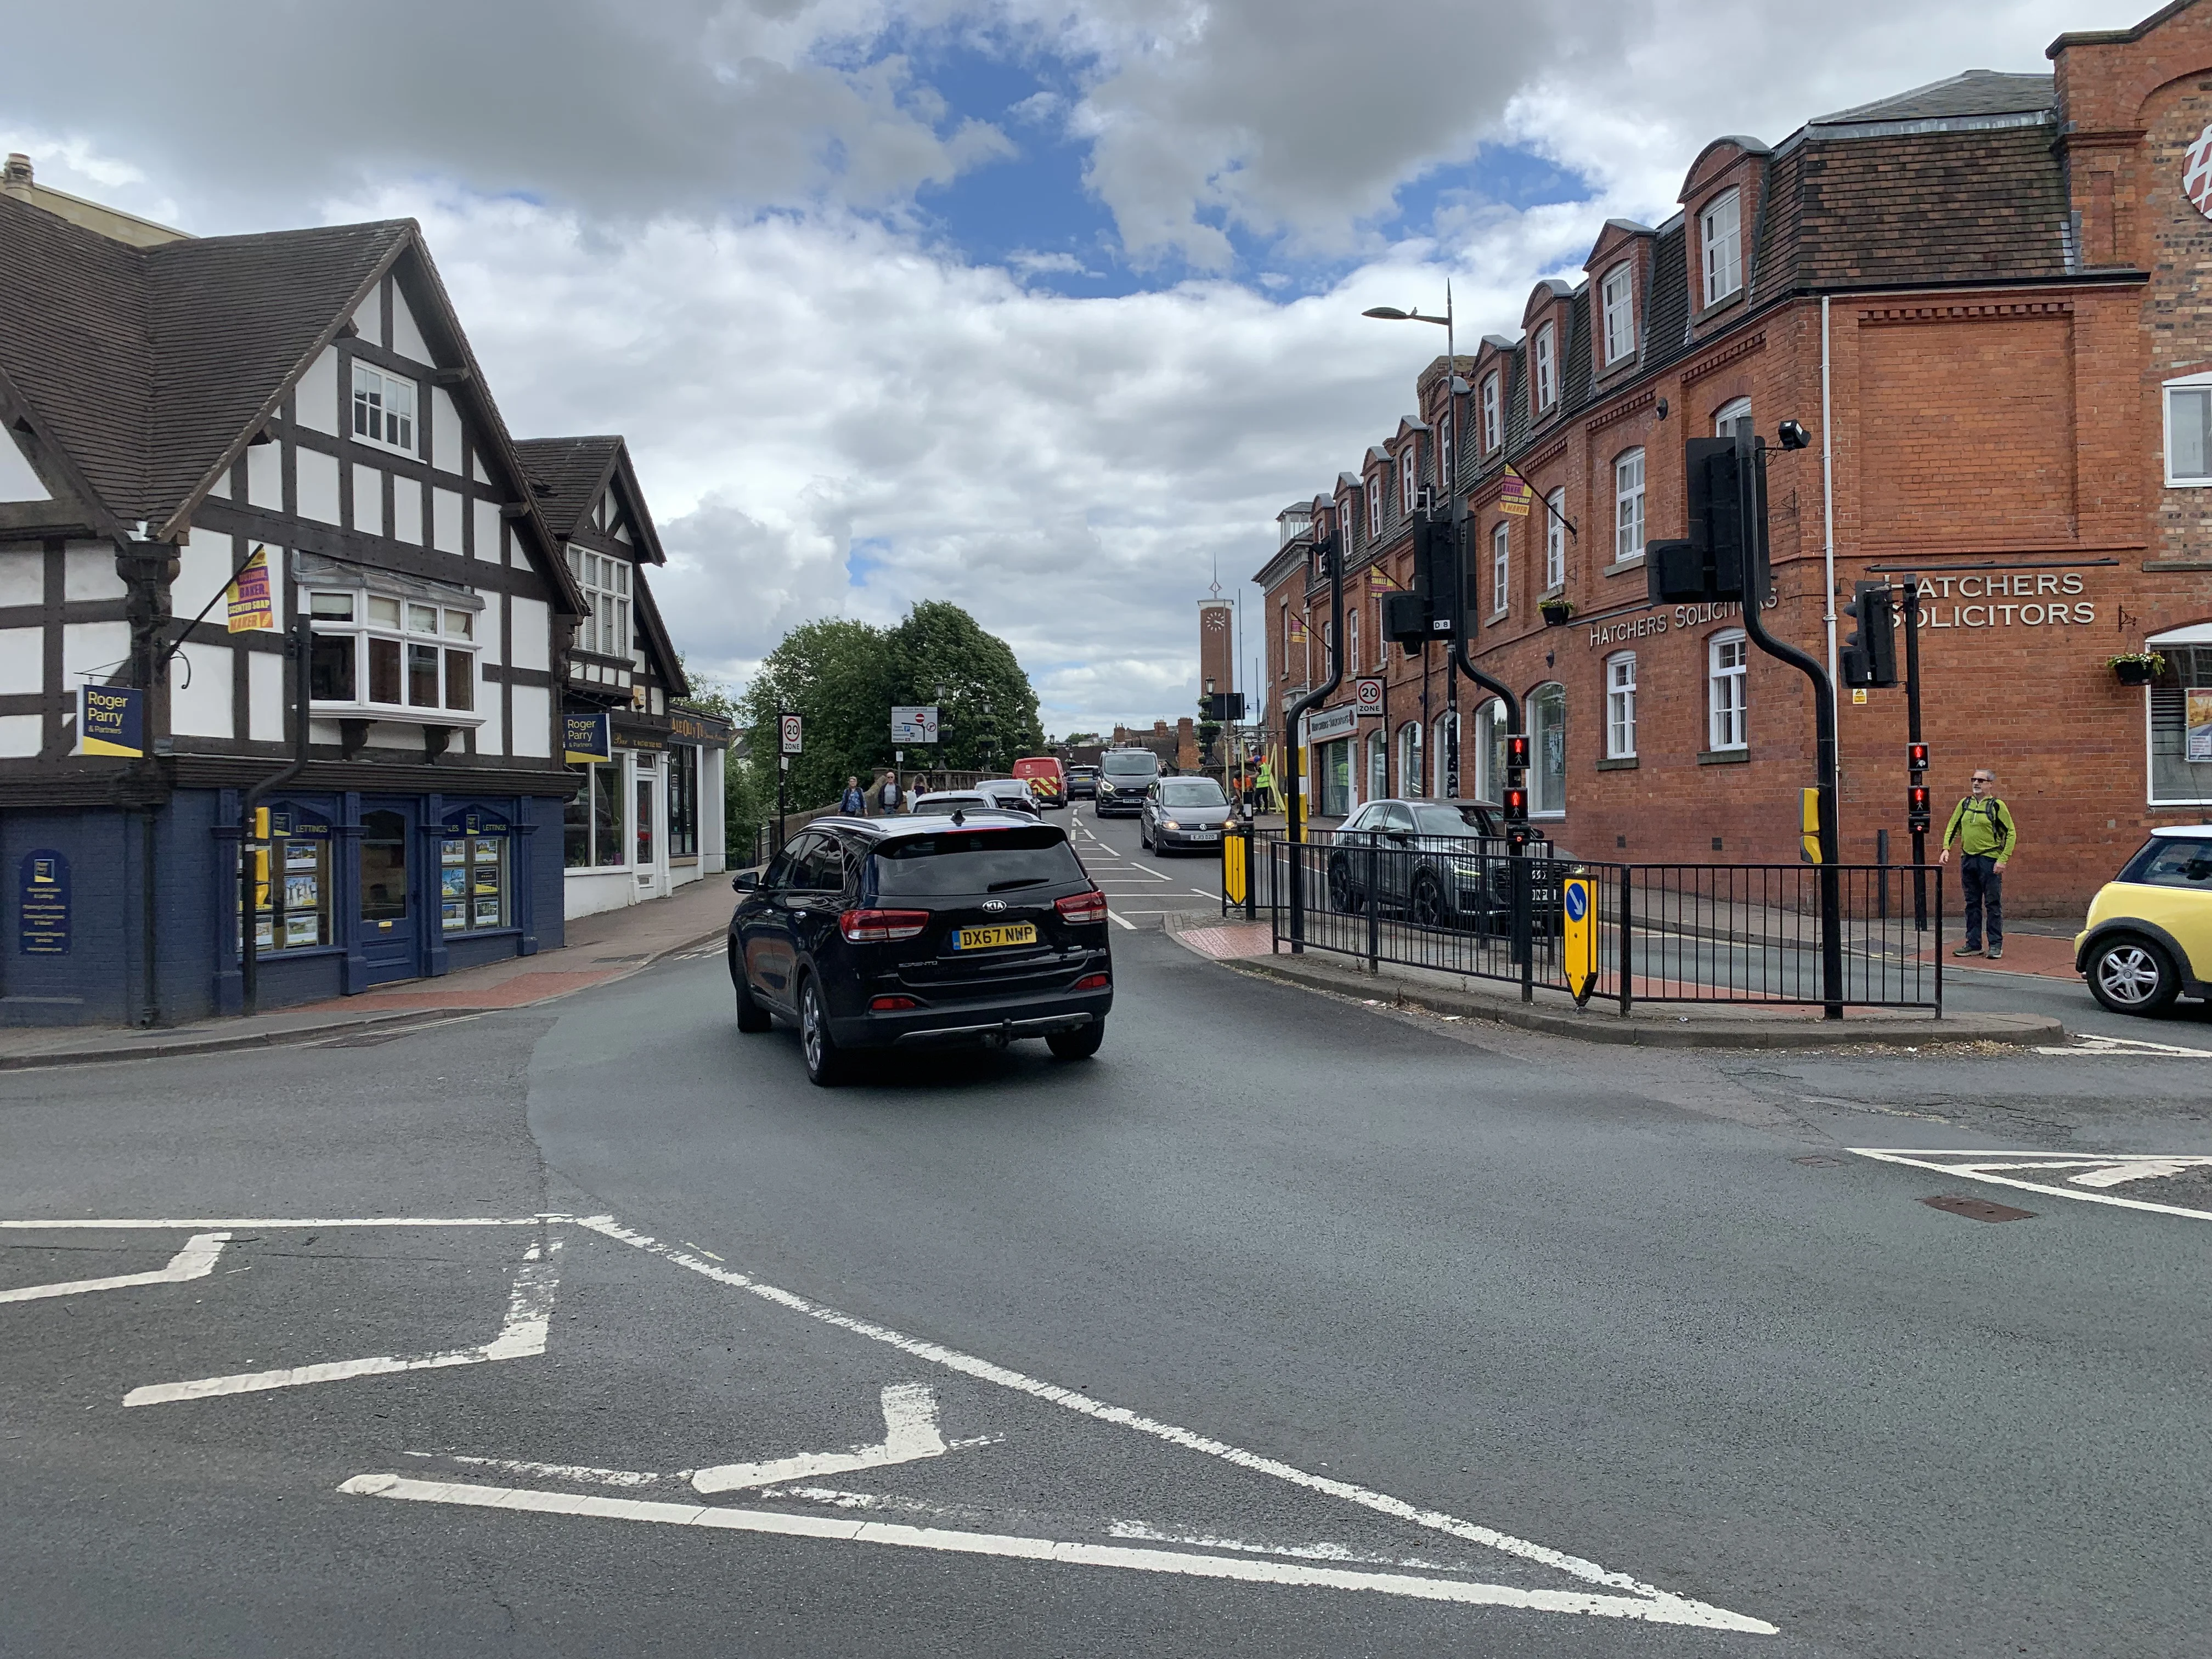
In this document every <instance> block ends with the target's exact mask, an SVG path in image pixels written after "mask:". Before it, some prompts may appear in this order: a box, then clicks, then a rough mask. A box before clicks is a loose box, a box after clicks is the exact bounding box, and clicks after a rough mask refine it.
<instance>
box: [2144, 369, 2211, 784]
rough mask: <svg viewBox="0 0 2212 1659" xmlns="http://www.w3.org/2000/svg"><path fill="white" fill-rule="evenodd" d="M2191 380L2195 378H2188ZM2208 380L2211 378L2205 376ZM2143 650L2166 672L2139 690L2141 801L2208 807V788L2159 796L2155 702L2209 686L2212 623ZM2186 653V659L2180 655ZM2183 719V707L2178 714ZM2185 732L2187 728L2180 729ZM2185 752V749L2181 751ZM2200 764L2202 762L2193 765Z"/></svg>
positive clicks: (2156, 638)
mask: <svg viewBox="0 0 2212 1659" xmlns="http://www.w3.org/2000/svg"><path fill="white" fill-rule="evenodd" d="M2191 378H2192V379H2193V378H2195V377H2193V376H2192V377H2191ZM2206 378H2207V379H2212V376H2208V377H2206ZM2142 648H2143V649H2144V650H2146V651H2156V652H2159V653H2161V654H2163V655H2164V656H2165V657H2166V675H2165V676H2164V677H2162V681H2161V683H2160V684H2151V685H2147V686H2145V687H2144V688H2143V694H2142V696H2143V801H2144V804H2145V805H2148V806H2151V807H2154V808H2156V809H2157V810H2159V811H2170V810H2172V809H2173V808H2175V807H2208V806H2212V787H2208V789H2207V791H2206V792H2205V793H2199V794H2193V795H2179V794H2177V795H2170V796H2169V795H2161V794H2160V793H2159V788H2158V724H2159V717H2158V703H2159V701H2160V696H2161V695H2163V696H2165V697H2167V698H2175V697H2180V696H2185V694H2186V693H2187V692H2188V691H2189V690H2191V687H2192V686H2194V687H2202V686H2203V685H2206V684H2212V677H2209V676H2212V671H2208V670H2207V668H2206V667H2205V666H2204V665H2203V659H2204V658H2205V657H2207V656H2212V623H2192V624H2191V625H2190V626H2188V627H2186V628H2176V629H2170V630H2168V631H2167V632H2166V633H2163V634H2154V635H2151V636H2150V637H2149V638H2148V639H2146V640H2145V641H2143V643H2142ZM2184 651H2187V652H2189V653H2191V655H2190V656H2187V657H2184V656H2183V655H2182V654H2181V653H2183V652H2184ZM2181 714H2182V718H2183V720H2186V719H2187V714H2186V705H2184V708H2183V709H2182V711H2181ZM2182 730H2183V732H2186V731H2187V727H2186V726H2185V725H2184V726H2183V727H2182ZM2185 741H2186V739H2185ZM2183 752H2184V753H2185V754H2186V752H2187V750H2186V748H2185V749H2184V751H2183ZM2197 764H2200V765H2201V764H2202V763H2201V762H2200V763H2197Z"/></svg>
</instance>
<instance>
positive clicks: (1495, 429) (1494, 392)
mask: <svg viewBox="0 0 2212 1659" xmlns="http://www.w3.org/2000/svg"><path fill="white" fill-rule="evenodd" d="M1502 401H1503V400H1502V399H1501V398H1499V397H1498V377H1497V376H1496V375H1495V374H1486V375H1484V376H1483V377H1482V449H1483V453H1485V454H1488V453H1490V452H1491V451H1492V450H1493V449H1495V448H1497V447H1498V445H1499V444H1501V443H1503V442H1504V441H1505V435H1504V432H1503V430H1502V429H1501V428H1502V426H1503V422H1502V421H1501V419H1500V418H1499V416H1500V410H1499V404H1500V403H1501V402H1502Z"/></svg>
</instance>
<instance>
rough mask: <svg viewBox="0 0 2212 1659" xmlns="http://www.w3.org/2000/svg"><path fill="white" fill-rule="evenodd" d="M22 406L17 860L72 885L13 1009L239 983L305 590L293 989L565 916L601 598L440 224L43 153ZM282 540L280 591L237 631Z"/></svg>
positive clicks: (286, 727) (283, 989) (9, 998)
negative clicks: (132, 190)
mask: <svg viewBox="0 0 2212 1659" xmlns="http://www.w3.org/2000/svg"><path fill="white" fill-rule="evenodd" d="M0 424H4V427H5V428H6V429H5V435H4V436H0V868H4V869H5V870H6V871H7V872H8V873H9V878H10V879H11V880H16V881H19V882H21V883H33V882H38V883H40V884H42V885H41V886H40V898H41V902H40V904H39V905H37V906H33V904H32V902H31V895H30V893H29V890H28V889H27V890H26V891H25V893H23V894H19V895H18V900H19V902H18V904H17V905H16V906H15V915H16V918H17V921H18V923H19V932H20V934H21V937H20V938H19V939H9V941H8V945H7V950H6V952H5V955H4V957H0V964H4V965H0V1020H5V1021H8V1022H12V1023H66V1022H73V1021H102V1020H126V1021H130V1020H138V1021H143V1020H148V1019H154V1018H159V1019H162V1020H169V1019H175V1018H190V1017H192V1016H196V1015H202V1014H205V1013H209V1012H216V1011H220V1010H222V1009H225V1008H228V1007H234V1006H236V1005H237V1002H238V1000H239V995H240V954H241V951H240V901H239V882H238V878H237V862H236V861H237V859H238V857H239V848H240V835H241V831H240V808H241V799H240V796H241V792H242V791H244V790H246V788H248V787H250V786H252V785H255V784H257V783H260V782H264V781H267V780H269V779H270V778H271V777H272V776H273V775H276V774H277V773H278V770H279V769H280V768H283V767H284V766H285V765H286V764H287V762H288V760H289V759H290V758H291V757H293V755H294V740H295V737H296V735H297V732H296V724H295V720H294V717H293V712H292V711H293V698H294V696H295V667H294V665H292V664H291V663H290V662H289V659H288V657H287V653H286V646H287V635H286V632H285V631H284V630H286V629H289V627H290V626H291V625H292V623H293V622H294V619H295V617H298V616H299V615H300V613H301V611H302V610H303V609H304V610H305V611H306V612H307V615H308V616H309V617H311V618H312V625H313V642H312V653H311V659H310V660H309V662H307V664H306V665H304V666H305V668H306V670H307V677H308V680H309V685H308V687H307V690H308V691H309V694H310V698H311V717H310V719H309V721H308V731H307V759H306V764H305V766H304V769H301V770H299V771H298V772H297V774H296V775H292V776H290V777H289V778H288V779H287V780H286V781H284V782H283V784H282V785H281V787H278V788H276V789H275V790H274V791H273V792H272V793H270V794H269V795H268V796H267V797H266V799H264V802H263V804H264V805H265V806H266V807H267V808H268V809H269V819H268V824H267V833H268V834H269V836H270V851H269V853H268V854H267V859H266V866H267V867H266V869H265V871H264V872H262V874H263V876H264V879H262V880H260V881H259V882H258V890H257V906H258V914H257V915H255V916H254V917H253V918H252V925H253V926H254V927H255V928H256V930H257V938H258V952H257V954H258V959H259V963H260V980H259V989H260V1000H261V1002H262V1004H263V1006H270V1005H274V1004H281V1003H292V1002H299V1001H303V1000H310V999H314V998H320V997H327V996H332V995H337V994H346V993H351V992H356V991H360V990H362V989H364V988H366V987H369V986H372V985H374V984H377V983H380V982H382V981H390V980H393V979H398V978H406V977H412V976H417V975H436V974H441V973H444V972H447V971H448V970H450V969H456V968H459V967H463V966H465V965H470V964H473V963H481V962H484V961H486V960H489V959H493V958H496V957H505V956H513V955H515V954H518V953H519V954H522V955H529V954H532V953H533V952H535V951H538V950H539V949H540V948H542V947H544V946H547V945H557V944H558V943H559V942H560V940H561V938H562V917H563V910H564V891H563V890H564V882H563V878H562V868H563V856H562V836H563V820H564V816H565V814H566V811H567V808H568V803H569V802H570V800H571V799H573V798H574V795H575V793H576V785H577V775H576V774H575V773H574V772H573V771H571V770H570V769H568V767H567V766H566V765H565V764H564V763H563V758H562V746H561V735H560V734H561V714H562V709H561V702H562V696H561V691H562V688H561V686H560V684H559V682H558V679H557V677H556V665H558V664H559V663H560V661H561V659H562V651H563V648H564V647H565V644H566V639H567V635H568V629H569V628H570V626H571V624H572V623H577V622H579V621H580V620H581V619H584V618H586V617H592V616H594V615H595V612H594V611H593V605H594V600H593V599H592V596H591V595H589V594H588V593H587V592H586V590H585V586H584V584H583V583H581V582H580V580H578V578H577V575H576V574H575V573H574V569H573V568H572V566H571V563H570V560H569V557H568V556H567V554H566V552H565V550H564V544H563V541H562V538H561V537H560V536H558V535H556V533H555V532H553V531H552V530H551V529H550V527H549V526H548V523H547V521H546V518H545V516H544V513H542V512H541V510H540V497H539V495H538V492H537V491H536V490H535V489H533V488H532V473H531V471H530V470H529V469H528V468H526V466H525V465H523V463H522V460H521V459H520V456H519V455H518V453H517V451H516V447H515V445H514V443H513V441H512V440H511V439H510V438H509V436H508V434H507V428H506V426H505V424H504V422H502V420H501V416H500V412H499V410H498V408H497V406H496V405H495V404H494V402H493V400H492V398H491V395H490V392H489V389H488V388H487V386H485V383H484V377H483V373H482V371H481V369H480V368H479V367H478V366H477V362H476V360H475V358H474V356H472V355H471V350H470V348H469V343H468V339H467V337H466V335H465V333H464V331H463V330H462V328H461V325H460V323H459V319H457V318H456V317H455V315H454V313H453V307H452V305H451V303H450V301H448V299H447V294H446V290H445V289H444V286H443V285H442V283H441V282H440V280H439V276H438V273H437V270H436V269H435V266H434V264H432V262H431V259H430V256H429V253H428V250H427V249H426V248H425V246H423V241H422V233H421V230H420V228H418V227H417V226H416V224H415V223H414V222H411V221H398V222H386V223H378V224H364V225H343V226H334V227H330V228H319V229H308V230H297V231H286V232H280V233H276V234H266V235H249V236H222V237H209V238H205V239H200V238H194V237H190V236H186V235H184V234H179V233H176V232H172V231H167V230H164V229H163V228H161V227H158V226H150V225H148V224H146V223H145V222H143V221H139V220H134V219H131V218H129V217H128V216H124V215H120V214H113V213H110V212H108V211H107V210H104V209H100V208H99V207H97V206H95V205H94V204H88V203H82V202H78V201H76V200H75V199H74V198H70V197H64V196H61V195H60V194H59V193H58V192H53V191H46V190H44V189H42V188H40V187H39V186H37V185H35V184H34V183H33V180H32V179H31V177H30V168H29V165H28V163H27V162H26V161H23V160H22V159H21V158H20V157H17V158H11V161H10V162H9V172H8V177H7V179H6V181H5V187H4V188H0ZM625 476H626V475H625ZM623 510H624V511H625V512H626V513H628V514H629V524H630V525H631V526H632V534H633V536H635V533H636V529H635V526H640V525H642V524H643V523H644V517H643V512H642V508H641V507H640V506H637V505H635V503H634V501H632V502H630V503H626V505H625V507H624V509H623ZM256 550H265V557H266V561H267V567H268V569H269V570H270V574H271V578H272V580H271V583H270V587H271V590H272V592H271V599H272V605H271V613H272V614H271V615H270V618H269V621H270V623H272V624H273V627H271V628H270V629H264V630H249V631H237V632H234V631H232V629H231V628H230V627H229V626H228V615H229V611H230V610H231V607H230V606H229V605H227V603H226V599H225V594H226V589H227V587H228V585H229V584H230V583H231V582H232V580H233V577H234V573H235V572H238V571H239V570H240V567H241V566H245V565H247V564H248V562H249V561H250V560H251V559H252V556H253V555H254V553H255V551H256ZM649 631H652V630H649ZM655 639H656V648H660V647H662V646H665V641H661V640H659V636H658V635H657V631H655ZM617 643H620V644H623V648H622V649H619V650H617V651H615V652H614V653H611V654H612V655H613V656H614V657H615V658H617V659H619V660H620V661H621V662H622V663H623V666H624V667H625V668H626V669H629V668H631V667H633V664H632V661H631V653H630V652H629V649H628V648H627V644H626V642H623V641H617ZM601 654H606V653H601ZM668 661H669V662H670V663H671V665H672V657H670V658H669V659H668ZM659 673H660V678H659V680H658V681H657V682H656V681H653V680H652V679H651V678H650V676H648V679H647V683H648V684H649V686H651V688H652V689H653V691H654V693H655V694H656V695H659V696H665V693H666V692H667V691H668V690H671V689H672V688H673V687H674V686H675V685H677V684H680V682H678V681H677V680H675V679H673V678H671V677H670V676H671V674H672V667H670V668H667V669H664V670H661V671H659ZM86 685H90V686H98V687H135V688H138V689H140V690H141V691H142V692H143V731H142V732H139V733H137V746H138V747H140V748H141V749H143V754H142V755H140V756H136V757H133V756H129V755H113V754H99V753H88V752H85V748H84V744H83V741H82V739H83V737H84V734H83V733H82V732H79V731H78V729H77V720H78V688H79V687H81V686H86ZM57 883H58V886H57ZM57 905H58V908H57ZM34 912H35V915H36V917H37V921H38V925H37V926H36V927H33V915H34Z"/></svg>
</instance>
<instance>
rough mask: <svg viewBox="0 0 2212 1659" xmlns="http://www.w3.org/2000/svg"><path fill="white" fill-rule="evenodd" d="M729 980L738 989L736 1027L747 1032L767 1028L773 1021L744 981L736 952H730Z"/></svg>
mask: <svg viewBox="0 0 2212 1659" xmlns="http://www.w3.org/2000/svg"><path fill="white" fill-rule="evenodd" d="M730 982H731V983H732V985H734V986H736V987H737V989H738V1030H740V1031H744V1032H746V1033H748V1034H754V1033H758V1032H761V1031H765V1030H769V1028H770V1027H771V1026H773V1025H774V1024H775V1020H773V1019H771V1018H769V1012H768V1010H767V1009H765V1008H763V1007H762V1006H761V1005H760V1003H759V1001H758V1000H757V999H756V998H755V997H754V995H753V987H751V986H750V985H748V984H746V983H745V970H744V969H743V968H742V967H740V966H739V965H738V954H737V952H736V951H731V952H730Z"/></svg>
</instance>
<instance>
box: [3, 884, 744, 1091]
mask: <svg viewBox="0 0 2212 1659" xmlns="http://www.w3.org/2000/svg"><path fill="white" fill-rule="evenodd" d="M731 905H732V898H731V896H730V886H729V878H728V877H727V876H726V875H720V874H716V875H708V876H705V877H702V878H700V879H699V880H697V881H695V882H690V883H687V884H685V885H684V886H682V887H679V888H678V889H677V890H675V891H674V892H673V893H671V894H670V895H669V896H667V897H666V898H659V899H651V900H648V901H647V902H645V903H643V904H633V905H630V906H629V907H628V908H624V909H620V910H610V911H605V912H603V913H602V914H600V915H595V916H582V917H579V918H578V919H577V920H575V921H571V922H569V923H568V924H567V926H566V927H565V928H564V929H563V935H564V943H563V944H562V947H561V948H560V949H558V950H555V951H539V952H538V954H537V955H536V956H532V957H508V958H507V959H505V960H503V961H500V962H494V963H486V964H484V965H483V967H480V968H465V969H460V970H459V972H457V973H451V974H447V975H441V977H439V978H436V979H410V980H398V981H394V982H393V983H392V984H390V985H380V986H379V987H376V988H375V989H374V990H372V991H367V992H364V993H362V994H361V995H359V996H352V997H336V998H333V999H331V1000H329V1001H326V1002H311V1003H302V1004H300V1005H298V1006H294V1007H289V1008H283V1009H277V1010H275V1011H272V1012H268V1013H263V1014H255V1015H252V1016H251V1017H245V1016H234V1017H232V1018H221V1019H210V1020H198V1021H194V1022H192V1023H191V1024H183V1025H162V1026H154V1027H150V1028H145V1029H139V1028H131V1027H105V1026H70V1027H64V1028H59V1029H54V1030H43V1029H38V1028H29V1027H11V1028H6V1029H0V1071H20V1070H24V1069H27V1068H34V1067H40V1066H73V1065H88V1064H94V1063H98V1062H100V1061H106V1060H151V1059H168V1058H173V1057H175V1056H178V1055H182V1054H215V1053H221V1052H222V1051H224V1050H227V1049H233V1048H269V1047H271V1046H273V1045H278V1044H283V1043H294V1042H313V1041H315V1040H318V1039H321V1038H326V1037H333V1036H344V1035H347V1034H353V1035H357V1036H365V1037H366V1036H368V1034H369V1033H370V1032H371V1031H372V1030H374V1031H382V1030H392V1029H395V1028H401V1027H405V1026H409V1025H416V1024H427V1023H430V1022H433V1021H437V1020H445V1019H458V1018H465V1017H467V1016H469V1015H472V1014H480V1013H485V1012H490V1011H492V1010H495V1009H503V1008H522V1007H528V1006H532V1004H535V1003H539V1002H545V1001H550V1000H552V999H554V998H556V997H562V996H568V995H569V994H573V993H574V992H577V991H580V990H583V989H585V988H586V987H590V986H594V985H604V984H605V983H607V982H608V981H611V980H616V979H621V978H623V977H625V976H627V975H630V974H634V973H636V972H638V971H639V970H640V969H642V968H645V967H646V966H647V965H648V964H650V963H654V962H657V961H659V959H660V958H661V957H665V956H667V955H669V954H671V952H674V951H681V950H683V949H684V948H685V947H686V946H687V945H701V944H703V943H704V942H706V941H708V940H709V939H720V938H721V936H722V934H723V933H724V931H725V930H726V928H727V927H728V925H729V920H730V908H731ZM372 1040H373V1039H372Z"/></svg>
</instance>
